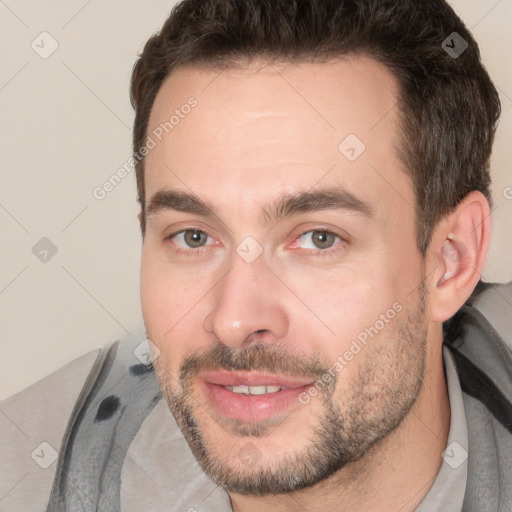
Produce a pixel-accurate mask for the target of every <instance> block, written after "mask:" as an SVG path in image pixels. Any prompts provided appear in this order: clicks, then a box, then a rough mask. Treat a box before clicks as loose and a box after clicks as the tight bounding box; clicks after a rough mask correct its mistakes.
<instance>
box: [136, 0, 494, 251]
mask: <svg viewBox="0 0 512 512" xmlns="http://www.w3.org/2000/svg"><path fill="white" fill-rule="evenodd" d="M454 32H455V33H457V34H458V36H460V37H462V39H463V40H464V41H465V43H467V45H468V47H467V49H466V50H465V51H464V52H463V53H462V54H461V55H459V56H456V58H455V56H454V55H450V54H449V52H448V51H446V50H445V48H443V41H445V40H447V38H449V36H452V35H453V33H454ZM458 36H455V37H458ZM448 41H449V43H448V46H449V47H453V46H454V44H455V43H454V42H453V39H448ZM458 41H459V44H460V42H461V40H460V39H459V40H458ZM464 41H463V42H462V43H464ZM350 53H355V54H362V55H366V56H369V57H371V58H373V59H375V60H377V61H379V62H381V63H383V64H385V65H386V66H387V67H388V69H389V70H390V71H391V72H392V73H393V74H394V76H395V77H396V79H397V80H398V83H399V87H400V97H399V107H400V110H401V121H402V123H401V124H402V126H401V128H402V129H401V144H400V148H399V152H400V157H401V159H402V161H403V162H404V165H405V167H406V172H407V173H408V174H409V175H410V177H411V178H412V181H413V184H414V189H415V195H416V202H417V212H416V216H417V217H416V225H417V228H416V229H417V245H418V248H419V250H420V252H421V253H422V254H423V255H424V254H425V252H426V249H427V247H428V245H429V242H430V238H431V235H432V231H433V229H434V227H435V226H436V224H437V223H438V221H439V220H440V219H442V218H443V217H444V216H445V215H447V214H449V213H450V212H451V211H453V209H455V207H456V206H457V205H458V204H459V203H460V201H461V200H462V199H463V198H464V197H465V196H466V195H467V194H468V193H469V192H471V191H473V190H478V191H480V192H482V193H483V194H484V195H485V196H486V198H487V200H488V201H489V203H491V194H490V181H491V180H490V173H489V161H490V155H491V150H492V144H493V140H494V133H495V129H496V126H497V121H498V119H499V116H500V101H499V97H498V93H497V91H496V89H495V87H494V86H493V84H492V82H491V79H490V78H489V75H488V74H487V72H486V70H485V68H484V67H483V65H482V63H481V60H480V52H479V49H478V46H477V44H476V42H475V40H474V39H473V37H472V36H471V34H470V32H469V31H468V30H467V29H466V27H465V26H464V24H463V22H462V21H461V20H460V18H459V17H458V16H457V15H456V14H455V12H454V11H453V10H452V9H451V7H450V6H449V5H448V4H447V3H446V2H445V1H444V0H428V1H425V2H421V1H418V0H279V1H276V0H184V1H183V2H181V3H179V4H178V5H176V6H175V7H174V8H173V10H172V12H171V14H170V16H169V18H168V19H167V20H166V22H165V23H164V25H163V27H162V29H161V30H160V32H158V33H157V34H155V35H153V36H152V37H151V38H150V39H149V40H148V41H147V43H146V45H145V47H144V50H143V52H142V54H141V56H140V58H139V59H138V61H137V62H136V63H135V66H134V69H133V75H132V81H131V101H132V105H133V107H134V108H135V122H134V131H133V148H134V151H135V152H137V151H138V150H139V148H141V147H142V146H143V144H144V142H145V139H146V137H147V128H148V121H149V116H150V113H151V108H152V106H153V103H154V100H155V97H156V95H157V93H158V90H159V89H160V86H161V84H162V82H163V80H164V79H165V78H166V77H167V75H168V74H169V73H171V72H172V71H174V70H176V69H177V68H178V67H179V66H182V65H197V66H201V67H205V68H211V69H222V68H226V67H230V66H233V65H235V63H236V62H240V61H242V62H244V61H245V62H248V61H250V59H253V58H257V57H263V58H265V59H267V60H269V61H278V60H279V61H288V62H294V61H299V62H300V61H320V62H321V61H323V60H327V59H330V58H336V57H339V56H341V55H346V54H350ZM136 178H137V189H138V201H139V203H140V205H141V207H142V214H141V230H142V234H143V236H144V233H145V187H144V160H142V159H141V160H140V161H137V164H136Z"/></svg>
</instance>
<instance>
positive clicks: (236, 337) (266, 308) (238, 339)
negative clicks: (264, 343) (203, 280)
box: [203, 243, 288, 348]
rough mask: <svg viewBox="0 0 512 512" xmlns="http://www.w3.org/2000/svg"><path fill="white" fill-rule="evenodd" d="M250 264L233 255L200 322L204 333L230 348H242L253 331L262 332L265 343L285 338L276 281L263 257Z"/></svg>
mask: <svg viewBox="0 0 512 512" xmlns="http://www.w3.org/2000/svg"><path fill="white" fill-rule="evenodd" d="M240 246H242V248H243V243H242V244H240ZM249 261H250V260H246V259H244V257H243V254H242V256H240V255H239V254H238V253H234V254H233V257H232V261H231V267H230V270H229V271H228V272H227V273H226V275H225V276H224V277H223V279H222V280H221V282H220V283H219V284H218V286H216V287H215V288H214V290H213V293H212V295H211V297H212V299H211V304H210V305H209V309H208V312H207V315H206V317H205V319H204V322H203V326H204V328H205V330H206V331H208V332H210V333H212V334H214V335H215V338H217V339H219V340H220V341H222V342H223V343H225V344H227V345H230V346H232V347H233V348H236V347H242V346H243V345H244V344H246V343H247V340H248V339H249V337H250V336H251V334H253V333H255V332H258V331H265V332H266V334H265V336H264V339H265V340H268V339H272V338H280V337H282V336H284V334H285V333H286V330H287V328H288V319H287V317H286V311H285V308H284V305H283V304H282V303H281V302H280V298H279V294H278V293H276V286H278V280H277V279H276V277H275V276H274V275H273V274H272V272H270V270H269V269H268V268H267V266H266V263H265V260H264V258H263V255H260V256H258V257H257V258H256V259H254V260H253V261H251V262H249Z"/></svg>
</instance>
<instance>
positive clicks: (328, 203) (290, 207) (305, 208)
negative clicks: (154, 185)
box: [146, 188, 374, 223]
mask: <svg viewBox="0 0 512 512" xmlns="http://www.w3.org/2000/svg"><path fill="white" fill-rule="evenodd" d="M166 210H175V211H179V212H184V213H191V214H196V215H200V216H203V217H216V218H219V215H218V211H217V209H216V208H214V207H213V206H212V205H211V204H210V203H208V202H207V201H204V200H202V199H200V198H199V197H197V196H196V195H194V194H191V193H188V192H182V191H177V190H159V191H157V192H156V193H155V194H154V195H153V196H152V197H151V199H150V201H149V203H148V206H147V210H146V215H147V216H148V217H151V216H154V215H157V214H158V213H161V212H163V211H166ZM322 210H345V211H348V212H351V213H356V214H358V215H361V216H363V217H366V218H369V219H371V218H373V216H374V211H373V209H372V208H371V207H370V205H368V204H367V203H366V202H364V201H362V200H361V199H359V198H358V197H356V196H355V195H353V194H352V193H351V192H349V191H347V190H345V189H343V188H325V189H321V190H315V191H303V192H298V193H294V194H283V195H282V196H280V197H279V198H278V199H277V200H276V201H275V202H273V203H271V204H266V205H264V207H263V209H262V211H261V217H260V218H261V222H262V223H270V222H273V223H277V222H279V221H280V220H282V219H285V218H288V217H293V216H296V215H299V214H301V213H308V212H316V211H322Z"/></svg>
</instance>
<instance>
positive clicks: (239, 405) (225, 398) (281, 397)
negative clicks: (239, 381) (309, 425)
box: [199, 380, 311, 422]
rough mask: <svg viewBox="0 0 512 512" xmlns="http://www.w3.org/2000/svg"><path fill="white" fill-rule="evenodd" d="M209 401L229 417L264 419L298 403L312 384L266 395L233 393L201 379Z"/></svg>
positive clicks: (253, 420)
mask: <svg viewBox="0 0 512 512" xmlns="http://www.w3.org/2000/svg"><path fill="white" fill-rule="evenodd" d="M199 382H200V383H201V386H202V388H203V390H204V392H205V393H206V396H207V397H208V399H209V401H210V402H212V403H213V404H214V406H215V408H216V409H217V410H218V411H219V412H220V413H221V414H222V415H223V416H226V417H227V418H236V419H238V420H240V421H244V422H255V421H262V420H265V419H267V418H271V417H272V416H274V415H275V414H277V413H279V412H282V411H285V410H287V409H288V408H290V407H291V406H292V405H294V404H295V405H298V404H299V403H300V402H299V395H300V394H301V393H303V392H304V391H306V390H307V389H308V388H309V387H310V386H311V384H306V385H305V386H301V387H299V388H288V389H283V390H281V391H277V392H276V393H268V394H266V395H245V394H241V393H233V391H229V389H226V388H224V386H220V385H218V384H211V383H209V382H205V381H202V380H201V381H199Z"/></svg>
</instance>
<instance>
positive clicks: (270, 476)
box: [154, 283, 428, 496]
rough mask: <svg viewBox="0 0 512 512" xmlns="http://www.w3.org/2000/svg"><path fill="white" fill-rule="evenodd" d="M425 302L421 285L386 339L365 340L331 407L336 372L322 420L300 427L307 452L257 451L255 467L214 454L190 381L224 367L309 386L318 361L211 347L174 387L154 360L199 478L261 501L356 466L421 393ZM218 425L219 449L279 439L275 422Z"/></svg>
mask: <svg viewBox="0 0 512 512" xmlns="http://www.w3.org/2000/svg"><path fill="white" fill-rule="evenodd" d="M426 301H427V295H426V288H425V287H424V285H423V283H422V285H420V288H419V299H418V302H417V304H415V305H413V306H412V307H410V308H409V311H405V310H404V311H403V312H402V313H401V314H399V315H398V316H397V317H396V318H395V320H394V323H393V324H391V323H390V324H389V325H388V326H386V328H385V331H386V332H384V331H383V332H381V333H379V334H378V337H381V336H385V335H386V333H387V332H388V334H387V337H386V339H385V342H384V343H382V342H381V341H380V340H377V339H375V342H374V343H375V346H373V345H371V343H372V341H373V340H372V341H370V342H369V343H368V345H367V346H366V347H365V348H364V351H365V352H366V357H365V359H364V362H365V364H364V366H361V367H360V368H359V371H358V375H357V378H356V379H355V380H354V381H353V382H352V383H349V384H348V387H347V388H346V389H348V391H347V392H346V394H345V395H344V396H343V397H341V398H342V404H343V406H341V405H340V403H339V402H340V401H339V400H338V401H336V398H337V395H336V393H335V390H336V382H337V381H338V380H341V379H343V370H342V371H341V373H340V374H338V375H337V376H336V378H335V379H334V380H333V381H332V385H331V386H330V387H328V388H326V389H324V390H323V391H321V394H322V399H323V409H324V413H323V415H322V416H321V417H320V418H319V419H318V421H317V426H316V427H314V428H313V429H312V431H311V432H306V433H305V434H304V436H300V433H301V432H300V423H299V430H298V431H297V435H298V436H300V437H301V439H300V441H299V442H302V441H303V439H302V438H303V437H304V438H305V437H306V436H307V437H308V439H309V442H308V444H307V446H305V447H304V448H302V449H300V450H298V451H296V452H295V453H293V454H291V455H286V456H282V457H280V458H279V460H275V458H274V459H273V460H272V462H271V463H270V462H269V459H268V457H273V454H268V453H267V454H265V453H264V450H263V453H262V456H261V458H260V459H259V460H258V461H257V462H255V463H254V464H253V465H250V466H249V467H245V468H243V469H240V468H241V464H240V461H239V460H237V461H233V460H232V456H230V457H226V454H225V453H222V454H221V453H219V449H217V450H216V449H215V445H216V442H215V440H214V439H211V438H210V437H209V436H208V431H209V429H208V426H207V425H205V424H204V421H203V422H201V421H199V420H198V416H197V414H196V412H197V411H198V409H200V407H201V406H198V401H197V397H196V398H191V394H192V393H193V386H192V381H193V378H194V377H195V376H196V375H197V373H198V371H199V369H201V370H205V369H220V368H225V369H228V370H249V369H259V370H266V371H271V372H276V373H281V374H288V375H295V376H301V377H304V376H308V377H313V379H312V380H314V381H316V380H317V379H318V378H321V376H322V375H324V374H325V373H326V372H327V371H328V369H329V365H327V366H326V364H325V362H324V363H323V364H322V362H321V361H320V360H318V359H312V358H310V359H309V360H307V361H305V360H304V359H303V358H297V357H296V356H293V355H291V354H285V352H284V351H283V350H281V349H279V348H276V347H273V346H269V345H263V344H255V345H251V346H249V347H248V348H247V349H243V350H242V351H237V352H235V351H233V350H232V349H231V348H230V347H228V346H226V345H225V344H217V345H215V346H214V347H213V348H212V349H210V350H209V351H208V352H206V353H204V354H201V355H196V354H194V355H192V356H189V357H188V358H185V360H184V361H183V363H182V365H181V367H180V375H179V382H180V386H179V387H174V386H172V380H173V379H172V378H170V377H169V372H168V370H167V369H166V367H165V364H164V363H162V362H161V361H160V359H163V358H159V359H157V360H156V361H155V363H154V365H155V370H156V374H157V377H158V380H159V382H160V386H161V388H162V391H163V395H164V398H165V400H166V402H167V404H168V407H169V409H170V410H171V412H172V414H173V416H174V418H175V419H176V422H177V424H178V426H179V427H180V429H181V431H182V433H183V435H184V437H185V439H186V441H187V443H188V444H189V446H190V449H191V450H192V452H193V454H194V456H195V457H196V459H197V461H198V463H199V464H200V466H201V467H202V469H203V471H204V472H205V473H206V474H207V475H208V476H209V477H210V479H211V480H212V481H213V482H215V483H216V484H217V485H219V486H221V487H223V488H224V489H225V490H226V491H228V492H231V493H238V494H243V495H247V496H265V495H276V494H283V493H290V492H293V491H298V490H300V489H304V488H307V487H311V486H314V485H316V484H318V483H320V482H322V481H324V480H325V479H327V478H328V477H330V476H332V475H333V474H335V473H336V472H338V471H340V470H341V469H343V468H345V467H347V466H348V465H350V464H352V463H355V462H357V461H359V460H360V459H362V458H363V457H364V456H365V455H366V454H368V453H369V452H370V450H371V449H372V448H373V447H375V446H376V445H378V443H379V442H380V441H382V440H383V439H385V438H386V437H387V436H388V435H389V434H390V433H391V432H393V431H394V430H396V429H397V428H398V427H399V425H400V424H401V423H402V422H403V420H404V419H405V418H406V416H407V414H408V413H409V411H410V409H411V407H412V406H413V404H414V403H415V401H416V399H417V397H418V395H419V393H420V391H421V388H422V384H423V379H424V375H425V365H426V342H427V327H428V326H427V321H426V315H425V309H426ZM400 318H402V321H400ZM389 333H391V334H389ZM377 341H379V343H376V342H377ZM370 351H371V353H370ZM357 357H359V356H356V358H357ZM319 402H320V400H318V401H317V403H319ZM300 407H306V406H305V405H300ZM294 410H295V409H294ZM293 412H294V411H293V410H292V412H291V413H290V414H291V415H293ZM203 417H204V418H206V419H207V421H208V422H210V423H211V422H212V421H214V420H213V419H212V416H210V415H209V414H204V411H203ZM216 421H217V420H216ZM282 421H286V420H282ZM217 423H218V424H219V426H220V427H221V428H222V429H223V433H224V434H225V437H226V438H227V440H223V442H222V443H220V444H221V445H225V444H226V442H229V435H231V436H233V440H232V443H234V442H236V440H237V439H238V440H239V439H240V438H245V439H246V440H247V442H250V441H251V440H253V441H255V442H257V441H256V439H262V438H265V437H267V436H272V435H277V436H278V435H279V424H280V422H277V423H275V422H273V421H272V420H270V421H266V422H259V423H242V422H240V421H238V420H236V419H233V420H228V419H224V420H223V421H222V422H219V421H217ZM210 430H211V429H210ZM224 434H223V435H224ZM283 442H289V439H284V440H283ZM217 446H219V443H217ZM266 456H267V459H266Z"/></svg>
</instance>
